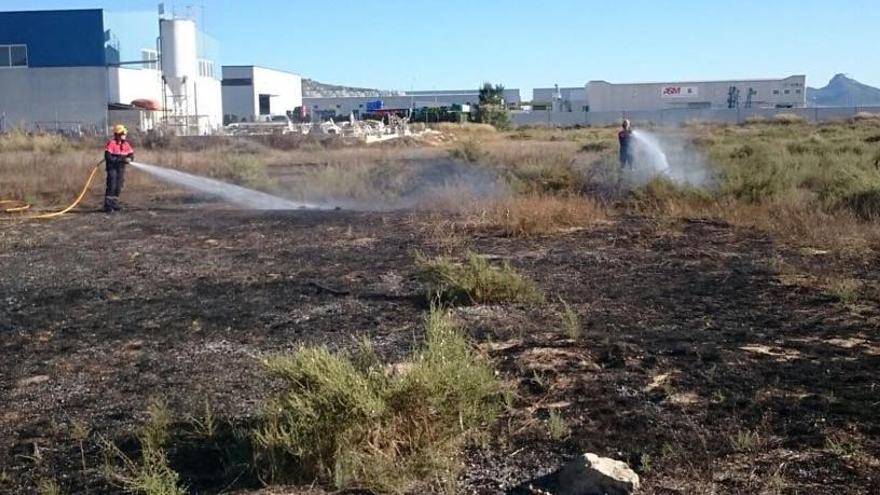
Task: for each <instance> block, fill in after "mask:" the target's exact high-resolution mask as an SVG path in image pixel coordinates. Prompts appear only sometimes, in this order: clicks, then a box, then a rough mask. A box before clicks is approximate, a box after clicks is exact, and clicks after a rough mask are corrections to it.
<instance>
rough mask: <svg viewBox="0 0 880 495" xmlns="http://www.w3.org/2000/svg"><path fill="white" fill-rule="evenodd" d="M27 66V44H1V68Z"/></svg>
mask: <svg viewBox="0 0 880 495" xmlns="http://www.w3.org/2000/svg"><path fill="white" fill-rule="evenodd" d="M27 66H28V55H27V46H26V45H0V68H8V67H27Z"/></svg>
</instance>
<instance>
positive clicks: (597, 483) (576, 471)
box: [511, 454, 639, 495]
mask: <svg viewBox="0 0 880 495" xmlns="http://www.w3.org/2000/svg"><path fill="white" fill-rule="evenodd" d="M638 488H639V475H637V474H636V473H635V471H633V470H632V469H630V467H629V466H627V465H626V463H625V462H621V461H617V460H614V459H609V458H607V457H599V456H597V455H596V454H584V455H583V456H581V457H578V458H577V459H574V460H572V461H571V462H569V463H568V464H565V465H564V466H562V467H561V468H559V469H558V470H556V471H554V472H552V473H550V474H548V475H546V476H542V477H540V478H538V479H536V480H533V481H529V482H526V483H523V484H522V485H520V486H518V487H516V488H514V489H513V490H512V491H511V495H526V494H528V495H629V494H630V493H634V492H635V491H636V490H638Z"/></svg>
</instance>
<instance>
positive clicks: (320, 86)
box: [303, 79, 401, 97]
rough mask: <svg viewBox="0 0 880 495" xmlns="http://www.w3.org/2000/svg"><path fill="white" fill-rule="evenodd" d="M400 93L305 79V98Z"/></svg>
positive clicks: (391, 94)
mask: <svg viewBox="0 0 880 495" xmlns="http://www.w3.org/2000/svg"><path fill="white" fill-rule="evenodd" d="M399 94H401V93H400V92H398V91H384V90H381V89H371V88H356V87H352V86H339V85H336V84H324V83H321V82H318V81H315V80H312V79H303V96H305V97H316V96H333V97H340V96H396V95H399Z"/></svg>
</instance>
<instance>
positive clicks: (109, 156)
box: [104, 134, 134, 213]
mask: <svg viewBox="0 0 880 495" xmlns="http://www.w3.org/2000/svg"><path fill="white" fill-rule="evenodd" d="M132 161H134V148H132V146H131V143H129V142H128V141H126V139H125V135H124V134H123V135H116V136H114V137H113V139H111V140H110V141H109V142H108V143H107V147H106V148H105V150H104V162H105V163H106V165H107V189H106V191H105V192H104V211H105V212H107V213H110V212H113V211H117V210H119V195H120V194H121V193H122V185H123V183H124V182H125V165H126V164H128V163H131V162H132Z"/></svg>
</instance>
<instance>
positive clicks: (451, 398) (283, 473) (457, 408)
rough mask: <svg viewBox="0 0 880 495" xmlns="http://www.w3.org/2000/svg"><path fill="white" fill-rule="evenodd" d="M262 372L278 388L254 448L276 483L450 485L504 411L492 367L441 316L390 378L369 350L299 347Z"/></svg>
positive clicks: (432, 316) (393, 487)
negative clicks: (468, 449) (461, 459)
mask: <svg viewBox="0 0 880 495" xmlns="http://www.w3.org/2000/svg"><path fill="white" fill-rule="evenodd" d="M266 366H267V368H268V370H269V371H270V373H271V374H272V375H273V376H274V377H276V378H278V379H279V380H280V382H281V385H280V389H279V392H277V393H276V394H275V395H274V396H273V397H272V398H271V399H270V401H269V402H268V403H267V405H266V408H265V411H266V412H265V414H264V415H263V417H262V419H261V423H260V426H259V428H258V429H257V431H256V433H255V435H254V443H255V445H256V447H257V449H258V452H259V454H258V460H259V461H260V464H261V466H260V467H263V468H265V471H266V472H267V475H268V476H269V477H270V478H271V479H272V480H275V481H298V482H313V481H316V480H317V481H319V482H322V483H332V484H334V485H335V486H336V487H338V488H354V487H357V488H367V489H369V490H372V491H374V492H378V493H402V492H405V491H406V490H408V489H411V488H412V486H413V485H414V484H415V483H417V482H420V481H424V480H445V481H449V480H450V479H453V478H454V476H455V471H456V468H457V465H458V453H459V450H460V448H461V446H462V445H463V443H464V442H465V441H466V440H467V439H468V438H470V437H471V436H472V435H473V434H475V433H477V432H478V431H479V430H480V429H481V427H483V426H486V425H487V424H488V423H490V422H492V421H493V420H494V419H495V418H496V417H497V415H498V414H499V413H500V412H501V411H502V409H503V406H504V399H505V389H504V387H502V385H501V384H500V382H498V380H497V379H496V377H495V374H494V371H493V370H492V368H491V367H490V366H489V365H488V363H487V362H486V361H485V360H484V359H483V358H481V357H480V356H478V355H477V354H475V353H474V351H473V350H472V349H471V347H470V346H469V344H468V342H467V340H466V339H465V337H464V335H463V334H462V333H461V331H460V330H459V329H458V328H457V327H456V326H455V325H454V324H453V323H452V321H451V320H450V317H449V315H448V314H447V313H446V312H444V311H441V310H438V309H432V310H431V312H430V313H429V315H428V317H427V320H426V343H425V346H424V348H423V349H421V350H420V351H419V352H417V353H416V355H415V356H413V358H412V359H411V360H410V361H407V362H405V363H401V364H399V365H398V366H396V367H394V368H393V369H388V368H387V367H383V366H382V365H381V363H380V362H379V361H378V359H377V358H376V357H375V354H374V352H373V351H372V350H371V346H369V345H362V346H361V349H360V350H359V351H358V352H357V353H355V355H354V356H350V355H345V354H341V353H335V352H331V351H329V350H328V349H326V348H324V347H318V348H305V347H303V348H300V349H299V350H298V351H297V352H295V353H294V354H292V355H279V356H274V357H271V358H269V359H267V360H266Z"/></svg>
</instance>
